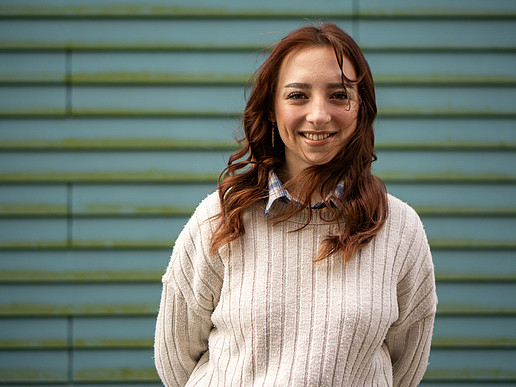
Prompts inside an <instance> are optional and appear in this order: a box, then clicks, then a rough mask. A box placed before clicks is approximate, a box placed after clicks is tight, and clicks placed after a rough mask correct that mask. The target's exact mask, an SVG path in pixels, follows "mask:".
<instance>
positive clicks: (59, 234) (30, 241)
mask: <svg viewBox="0 0 516 387" xmlns="http://www.w3.org/2000/svg"><path fill="white" fill-rule="evenodd" d="M67 240H68V225H67V221H66V218H55V219H53V218H49V219H36V218H28V219H16V218H15V219H0V248H42V247H43V248H64V247H66V246H67V244H68V242H67Z"/></svg>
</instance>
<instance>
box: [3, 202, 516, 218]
mask: <svg viewBox="0 0 516 387" xmlns="http://www.w3.org/2000/svg"><path fill="white" fill-rule="evenodd" d="M128 208H129V209H128ZM414 209H415V210H416V211H417V213H418V214H419V215H421V216H434V217H448V216H463V217H479V216H489V217H515V216H516V208H491V207H439V206H428V207H424V206H414ZM194 210H195V208H183V207H176V206H173V205H172V206H163V205H161V206H155V207H153V206H139V205H138V203H134V205H126V206H125V207H124V208H123V209H122V208H120V206H114V205H110V204H106V205H102V204H98V205H96V207H95V208H91V209H88V210H83V211H75V212H73V216H74V217H75V218H95V217H105V216H109V217H118V218H137V217H141V216H145V217H149V216H154V217H162V216H164V217H176V216H177V217H185V216H190V215H191V214H192V213H193V212H194ZM67 215H68V208H67V207H66V206H60V205H46V204H16V205H12V204H0V218H25V217H31V218H32V217H44V218H46V217H65V216H67Z"/></svg>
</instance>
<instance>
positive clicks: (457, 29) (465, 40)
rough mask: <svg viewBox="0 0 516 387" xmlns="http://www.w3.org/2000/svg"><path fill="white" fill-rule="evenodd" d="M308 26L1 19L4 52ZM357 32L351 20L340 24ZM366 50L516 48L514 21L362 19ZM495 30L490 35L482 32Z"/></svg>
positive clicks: (257, 35)
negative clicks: (352, 26)
mask: <svg viewBox="0 0 516 387" xmlns="http://www.w3.org/2000/svg"><path fill="white" fill-rule="evenodd" d="M306 24H307V23H306V22H302V21H299V20H290V19H283V20H281V19H272V18H269V19H267V18H264V19H251V20H242V19H238V18H236V19H233V20H224V22H221V21H219V20H213V19H205V20H197V19H190V20H188V19H177V20H163V19H158V20H144V19H111V20H100V19H97V20H91V19H77V20H66V19H52V20H41V19H36V20H9V19H4V20H0V36H1V37H3V38H0V48H2V49H210V48H211V49H237V50H252V49H260V48H263V47H265V46H268V45H270V44H272V43H273V42H275V41H277V40H278V39H280V38H282V37H283V36H284V35H286V34H287V33H288V32H289V31H291V30H294V29H296V28H298V27H300V26H302V25H306ZM338 24H339V26H340V27H341V28H343V29H344V30H347V31H351V22H350V19H349V18H341V19H338ZM356 26H357V30H356V34H357V36H359V43H360V44H361V45H362V47H364V49H373V48H375V49H376V48H382V49H408V48H411V49H418V50H421V49H432V50H433V49H457V50H468V49H498V50H507V49H509V50H513V49H514V48H515V46H516V38H515V37H514V36H516V34H515V29H516V27H515V26H514V23H513V21H512V20H442V19H441V20H417V21H416V20H396V21H388V20H360V21H358V22H357V23H356ZM482 30H489V31H490V33H489V34H485V33H481V31H482Z"/></svg>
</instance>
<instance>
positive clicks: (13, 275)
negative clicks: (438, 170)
mask: <svg viewBox="0 0 516 387" xmlns="http://www.w3.org/2000/svg"><path fill="white" fill-rule="evenodd" d="M99 223H100V222H99ZM108 223H109V222H108ZM141 223H144V222H141ZM141 223H137V224H141ZM110 224H111V223H110ZM131 227H132V226H131V222H130V221H129V222H127V224H126V225H125V228H126V235H125V239H127V240H128V239H130V237H131V233H130V232H129V231H130V229H131ZM127 229H129V230H127ZM170 231H171V232H173V230H170ZM101 232H106V233H107V234H108V235H107V237H106V238H105V239H104V240H103V243H104V244H105V245H108V244H109V241H110V239H109V232H107V231H105V229H104V228H100V229H99V233H101ZM80 242H82V243H83V244H84V245H85V246H87V243H86V242H88V240H86V239H85V240H79V241H78V242H77V243H80ZM99 243H100V242H99V241H97V244H99ZM126 244H130V243H129V242H126ZM144 245H145V243H142V244H141V246H137V247H138V249H136V250H135V249H133V250H123V249H122V250H121V249H113V248H111V247H110V248H108V249H101V250H90V249H85V250H81V249H75V250H52V251H39V250H18V251H16V250H15V251H1V252H0V282H3V283H18V282H22V283H30V282H107V281H109V282H128V281H129V282H131V281H152V282H159V280H160V278H161V276H162V275H163V273H164V271H165V268H166V266H167V264H168V260H169V255H170V252H171V249H172V245H173V243H171V242H168V241H164V242H162V245H163V246H162V248H161V249H159V248H156V247H157V246H151V247H153V249H150V250H149V249H147V250H146V249H144V248H143V247H144ZM433 258H434V264H435V270H436V278H437V280H438V281H439V282H450V281H451V282H459V281H466V282H468V281H469V282H471V281H481V282H489V281H491V282H492V281H516V253H515V251H514V250H496V249H495V250H470V249H468V250H443V249H434V251H433Z"/></svg>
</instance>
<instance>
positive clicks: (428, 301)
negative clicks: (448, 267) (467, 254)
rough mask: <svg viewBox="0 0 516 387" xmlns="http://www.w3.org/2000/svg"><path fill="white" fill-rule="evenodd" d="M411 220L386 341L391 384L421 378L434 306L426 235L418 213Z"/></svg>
mask: <svg viewBox="0 0 516 387" xmlns="http://www.w3.org/2000/svg"><path fill="white" fill-rule="evenodd" d="M414 215H415V213H414ZM409 218H410V217H409ZM412 220H413V223H412V224H411V227H410V228H409V230H410V229H412V230H415V231H414V234H412V236H411V238H410V241H405V243H406V246H408V248H407V250H406V251H405V260H404V264H403V269H402V272H401V279H400V280H399V281H398V286H397V295H398V309H399V318H398V320H397V321H396V322H395V323H394V324H393V325H392V327H391V328H390V329H389V332H388V333H387V337H386V340H385V342H386V344H387V347H388V348H389V352H390V355H391V361H392V369H393V381H394V386H417V385H418V384H419V382H420V381H421V379H422V378H423V375H424V373H425V370H426V367H427V364H428V357H429V354H430V342H431V338H432V331H433V325H434V317H435V311H436V306H437V296H436V293H435V278H434V267H433V263H432V256H431V253H430V248H429V246H428V242H427V239H426V234H425V232H424V229H423V225H422V224H421V221H420V220H419V218H418V217H417V215H415V218H414V219H412ZM409 222H410V221H409Z"/></svg>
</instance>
